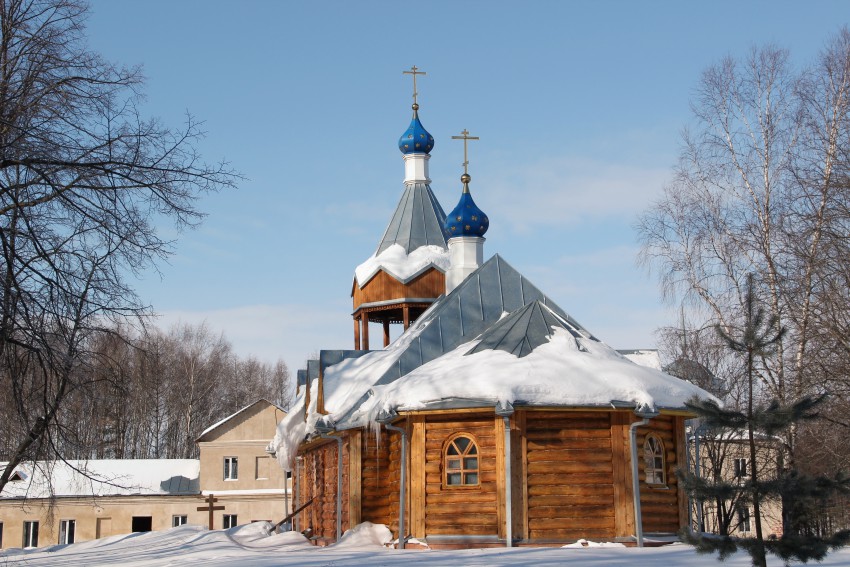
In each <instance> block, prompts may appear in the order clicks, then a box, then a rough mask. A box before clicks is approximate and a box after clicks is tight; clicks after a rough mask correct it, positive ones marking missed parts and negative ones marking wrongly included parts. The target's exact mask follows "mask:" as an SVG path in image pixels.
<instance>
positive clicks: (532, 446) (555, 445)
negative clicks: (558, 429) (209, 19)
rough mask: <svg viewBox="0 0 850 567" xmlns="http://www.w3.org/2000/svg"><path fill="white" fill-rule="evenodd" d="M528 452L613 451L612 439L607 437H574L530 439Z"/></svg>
mask: <svg viewBox="0 0 850 567" xmlns="http://www.w3.org/2000/svg"><path fill="white" fill-rule="evenodd" d="M526 448H527V450H528V451H539V450H543V451H546V450H552V451H557V450H559V449H600V450H606V451H610V450H611V439H610V438H609V437H607V436H602V437H573V438H559V439H547V440H539V439H529V440H528V441H527V442H526Z"/></svg>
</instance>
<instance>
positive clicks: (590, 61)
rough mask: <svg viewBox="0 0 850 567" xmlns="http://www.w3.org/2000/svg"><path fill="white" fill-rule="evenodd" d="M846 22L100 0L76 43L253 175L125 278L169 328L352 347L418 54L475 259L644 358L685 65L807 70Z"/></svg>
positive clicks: (804, 11)
mask: <svg viewBox="0 0 850 567" xmlns="http://www.w3.org/2000/svg"><path fill="white" fill-rule="evenodd" d="M848 19H850V5H848V4H847V3H846V2H841V1H834V2H827V1H820V2H776V1H774V2H738V1H735V2H731V1H712V2H625V1H624V2H566V1H558V2H554V1H553V2H545V1H538V2H498V1H493V2H456V1H455V2H452V1H429V2H421V3H415V2H389V1H387V2H369V1H366V2H342V1H337V2H326V1H311V2H306V1H305V2H270V1H262V2H261V1H241V2H232V1H228V2H225V1H219V0H203V1H201V0H195V1H176V0H170V1H161V0H146V1H145V2H129V1H116V0H97V1H94V2H92V13H91V16H90V18H89V22H88V30H89V41H90V44H91V47H92V48H93V49H95V50H97V51H99V52H101V53H102V54H103V55H104V56H105V57H106V58H107V59H109V60H112V61H116V62H121V63H125V64H141V65H143V67H144V73H145V76H146V77H147V86H146V89H145V90H146V93H147V101H146V104H145V108H144V110H145V112H147V114H148V115H150V116H158V117H160V118H161V119H162V120H163V121H164V122H166V123H169V124H174V125H179V124H180V123H181V122H182V120H183V118H184V114H185V112H186V111H187V110H188V111H189V112H191V113H192V114H193V115H194V116H196V117H197V118H199V119H201V120H203V121H204V123H205V124H204V128H205V130H206V131H207V132H208V135H207V137H206V139H205V140H204V141H203V143H202V144H201V150H202V152H203V153H204V156H205V157H206V158H207V159H209V160H211V161H216V160H219V159H226V160H227V161H229V162H230V163H231V164H232V166H233V167H234V168H235V169H236V170H238V171H240V172H241V173H242V174H243V175H244V176H245V177H246V180H245V181H244V182H242V183H240V186H239V188H238V189H237V190H232V191H225V192H222V193H220V194H216V195H210V196H206V197H204V198H203V200H202V201H201V202H200V208H201V209H202V210H203V211H204V212H206V213H207V214H208V217H207V218H206V220H205V222H204V224H203V225H202V226H201V227H200V228H198V229H196V230H192V231H189V232H186V233H183V234H181V235H179V240H178V242H177V245H176V253H175V254H174V256H173V257H172V258H171V259H170V261H169V263H167V264H163V265H162V266H161V267H160V271H159V273H155V272H153V271H152V272H150V273H148V274H145V275H143V277H142V278H141V279H140V280H139V281H138V282H137V286H136V287H137V289H138V291H139V293H140V295H141V297H142V298H143V300H145V301H147V302H149V303H150V304H152V305H153V306H154V308H155V309H156V311H157V312H159V313H160V314H161V319H160V324H161V325H162V326H164V327H167V326H168V325H170V324H171V323H173V322H174V321H176V320H184V321H190V322H199V321H207V324H208V325H209V326H210V327H211V328H212V329H214V330H215V331H217V332H218V331H223V332H224V333H225V334H226V335H227V337H228V338H229V339H230V340H231V341H232V342H233V343H234V346H235V348H236V350H237V352H239V353H241V354H254V355H256V356H258V357H259V358H261V359H264V360H268V361H274V360H275V359H277V358H278V357H280V358H283V359H284V360H285V361H286V362H287V364H289V366H290V370H292V371H294V370H295V369H296V368H298V367H300V366H301V364H302V363H303V361H304V360H305V359H306V358H307V357H308V356H309V355H310V354H312V353H314V352H316V351H318V350H319V349H321V348H352V345H353V331H352V323H351V316H350V313H351V299H350V291H351V282H352V276H353V273H354V268H355V267H356V266H357V265H358V264H360V263H361V262H362V261H364V260H365V259H366V258H368V257H369V256H370V255H371V254H372V253H373V252H374V250H375V247H376V246H377V243H378V241H379V239H380V237H381V235H382V233H383V230H384V228H385V227H386V223H387V222H388V221H389V218H390V215H391V213H392V211H393V209H394V208H395V205H396V203H397V201H398V199H399V197H400V196H401V192H402V189H403V184H402V180H403V176H404V167H403V163H402V159H401V154H400V153H399V151H398V148H397V146H396V143H397V140H398V137H399V136H400V135H401V133H402V132H403V131H404V130H405V129H406V127H407V125H408V123H409V120H410V104H411V102H412V101H411V91H412V85H411V81H410V78H409V77H408V76H404V75H402V71H403V70H405V69H409V68H410V67H411V65H417V66H418V67H420V68H421V69H422V70H424V71H426V72H427V73H428V74H427V76H426V77H424V78H420V79H419V89H418V90H419V93H420V98H419V102H420V106H421V108H420V117H421V119H422V123H423V124H424V126H425V128H426V129H428V131H429V132H430V133H431V134H432V135H433V136H434V137H435V139H436V142H435V148H434V150H433V151H432V152H431V155H432V158H431V161H430V170H431V178H432V180H433V183H432V188H433V189H434V192H435V194H436V195H437V197H438V199H439V200H440V202H441V203H442V205H443V208H444V209H445V210H446V211H448V210H451V209H452V208H453V207H454V205H455V204H456V202H457V199H458V197H459V195H460V187H461V186H460V182H459V176H460V174H461V173H462V167H461V163H462V161H463V147H462V143H460V142H458V141H453V140H451V136H452V135H456V134H458V133H459V132H460V131H461V130H463V129H464V128H467V129H468V130H469V131H470V133H471V134H472V135H476V136H479V137H480V138H481V140H480V141H479V142H472V143H471V144H470V174H471V175H472V178H473V180H472V184H471V189H472V192H473V195H474V196H475V200H476V203H477V204H478V205H479V206H480V207H481V208H482V209H483V210H484V211H485V212H486V213H487V214H488V216H489V217H490V222H491V224H490V230H489V232H488V234H487V242H486V244H485V256H487V257H489V256H490V255H492V254H493V253H496V252H498V253H500V254H501V255H502V256H503V257H504V258H505V259H506V260H507V261H508V262H509V263H511V264H512V265H514V266H515V267H516V268H517V269H519V270H520V271H521V272H523V273H524V274H525V275H526V276H527V277H529V278H530V279H531V280H532V281H533V282H534V283H535V284H536V285H537V286H538V287H540V288H541V289H542V290H543V291H544V292H546V293H547V294H548V295H550V296H551V297H552V298H553V299H554V300H555V301H556V302H558V303H559V305H561V307H563V308H564V309H565V310H566V311H567V312H569V313H570V314H571V315H573V316H574V317H575V318H576V319H577V320H579V321H580V322H581V323H582V324H583V325H584V326H586V327H587V328H589V329H590V330H591V331H592V332H594V333H595V334H596V335H597V336H599V337H600V338H602V339H603V340H605V341H606V342H607V343H609V344H610V345H611V346H613V347H615V348H653V347H654V346H655V342H656V341H655V334H654V332H655V330H656V329H657V328H658V327H660V326H663V325H668V324H671V323H673V322H675V320H676V315H675V313H676V309H675V307H671V306H668V305H664V304H662V303H661V300H660V293H659V289H658V286H657V284H656V282H655V279H654V278H653V277H652V276H650V275H648V274H647V273H646V272H645V271H644V270H643V269H642V268H638V267H637V266H636V265H635V254H636V251H637V242H636V238H635V233H634V230H633V228H632V226H633V223H634V221H635V217H636V215H637V214H638V213H639V212H640V211H642V210H643V209H645V208H646V207H647V206H649V204H650V203H651V202H652V201H653V199H654V198H656V197H657V196H658V193H659V191H660V189H661V188H662V186H663V185H664V183H665V182H666V181H667V180H668V179H669V177H670V169H671V166H672V165H673V164H674V163H675V161H676V158H677V155H678V151H679V140H680V132H681V129H682V128H683V127H684V126H686V125H687V124H688V122H689V121H690V120H691V116H690V110H689V98H690V96H691V93H692V91H693V89H694V87H695V86H696V84H697V81H698V80H699V77H700V74H701V72H702V71H703V69H705V67H706V66H708V65H710V64H711V63H713V62H716V61H718V60H719V59H720V58H721V57H723V56H725V55H733V56H743V55H744V54H746V52H747V50H748V49H749V48H750V47H752V46H753V45H763V44H765V43H774V44H777V45H780V46H783V47H787V48H788V49H790V50H791V52H792V56H793V60H794V61H795V62H796V63H799V64H805V63H807V62H808V61H810V60H812V59H813V58H814V57H815V56H816V55H817V53H818V51H819V50H820V49H821V47H822V46H823V45H824V43H825V42H826V41H827V39H828V37H829V35H830V34H832V33H834V32H835V31H836V30H838V29H839V27H840V26H841V25H846V24H847V22H848ZM166 229H167V227H166ZM373 334H374V335H375V336H379V334H378V333H377V332H375V333H373Z"/></svg>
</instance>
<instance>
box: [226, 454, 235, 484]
mask: <svg viewBox="0 0 850 567" xmlns="http://www.w3.org/2000/svg"><path fill="white" fill-rule="evenodd" d="M238 478H239V462H238V460H237V458H236V457H225V458H224V480H237V479H238Z"/></svg>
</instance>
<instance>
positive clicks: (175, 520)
mask: <svg viewBox="0 0 850 567" xmlns="http://www.w3.org/2000/svg"><path fill="white" fill-rule="evenodd" d="M188 523H189V516H187V515H186V514H174V515H173V516H171V527H172V528H179V527H180V526H185V525H186V524H188Z"/></svg>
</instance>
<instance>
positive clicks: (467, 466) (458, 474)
mask: <svg viewBox="0 0 850 567" xmlns="http://www.w3.org/2000/svg"><path fill="white" fill-rule="evenodd" d="M443 471H444V472H443V474H444V475H445V485H446V486H478V482H479V481H478V446H477V445H476V444H475V441H473V440H472V438H471V437H468V436H466V435H458V436H457V437H454V438H453V439H450V440H449V442H448V443H447V444H446V450H445V454H444V455H443Z"/></svg>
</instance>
